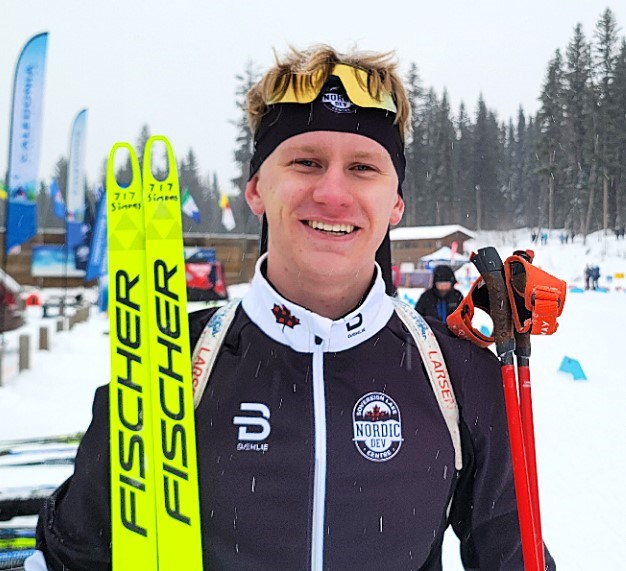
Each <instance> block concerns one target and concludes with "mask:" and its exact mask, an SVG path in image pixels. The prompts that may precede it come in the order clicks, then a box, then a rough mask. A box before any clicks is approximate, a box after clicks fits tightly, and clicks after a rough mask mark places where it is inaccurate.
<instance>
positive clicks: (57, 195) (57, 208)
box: [50, 178, 65, 220]
mask: <svg viewBox="0 0 626 571" xmlns="http://www.w3.org/2000/svg"><path fill="white" fill-rule="evenodd" d="M50 200H51V201H52V212H53V214H54V215H55V216H56V217H57V218H59V219H60V220H65V202H64V201H63V195H62V194H61V189H60V188H59V183H58V182H57V179H56V178H53V179H52V182H51V183H50Z"/></svg>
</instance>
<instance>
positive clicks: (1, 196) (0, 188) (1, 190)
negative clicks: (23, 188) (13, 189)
mask: <svg viewBox="0 0 626 571" xmlns="http://www.w3.org/2000/svg"><path fill="white" fill-rule="evenodd" d="M7 196H8V194H7V189H6V187H5V186H4V182H2V181H0V200H6V199H7Z"/></svg>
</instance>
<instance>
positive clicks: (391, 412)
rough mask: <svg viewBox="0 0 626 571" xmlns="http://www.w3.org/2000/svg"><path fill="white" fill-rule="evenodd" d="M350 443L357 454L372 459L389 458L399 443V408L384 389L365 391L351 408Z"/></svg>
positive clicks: (383, 460)
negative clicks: (382, 390) (376, 391)
mask: <svg viewBox="0 0 626 571" xmlns="http://www.w3.org/2000/svg"><path fill="white" fill-rule="evenodd" d="M352 426H353V431H354V438H353V441H354V444H355V445H356V448H357V450H358V451H359V452H360V453H361V455H362V456H363V457H365V458H367V459H368V460H371V461H372V462H386V461H387V460H391V458H393V457H394V456H395V455H396V454H397V453H398V450H400V446H401V445H402V423H401V421H400V409H399V408H398V405H397V404H396V403H395V401H394V400H393V399H392V398H391V397H389V396H387V395H386V394H384V393H368V394H366V395H364V396H362V397H361V398H360V399H359V400H358V401H357V403H356V404H355V405H354V410H353V411H352Z"/></svg>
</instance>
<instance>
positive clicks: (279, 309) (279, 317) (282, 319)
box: [272, 303, 300, 329]
mask: <svg viewBox="0 0 626 571" xmlns="http://www.w3.org/2000/svg"><path fill="white" fill-rule="evenodd" d="M272 313H273V314H274V317H275V318H276V323H279V324H280V325H282V326H283V329H284V328H285V327H290V328H291V329H293V328H294V327H295V326H296V325H298V324H299V323H300V320H299V319H298V318H297V317H296V316H295V315H292V313H291V311H289V309H288V308H287V307H285V306H284V305H278V304H277V303H275V304H274V307H272Z"/></svg>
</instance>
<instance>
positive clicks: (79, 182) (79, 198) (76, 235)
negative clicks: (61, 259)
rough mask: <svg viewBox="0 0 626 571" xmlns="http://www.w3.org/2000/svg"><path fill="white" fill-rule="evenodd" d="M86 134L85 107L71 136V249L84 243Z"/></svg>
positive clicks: (68, 230) (68, 232)
mask: <svg viewBox="0 0 626 571" xmlns="http://www.w3.org/2000/svg"><path fill="white" fill-rule="evenodd" d="M86 135H87V109H83V110H81V111H80V112H79V113H78V115H76V119H74V125H73V126H72V135H71V138H70V158H69V161H68V163H67V222H66V231H65V232H66V234H65V240H66V243H67V249H68V250H69V251H72V250H73V249H74V248H76V247H77V246H80V245H82V244H83V243H84V230H83V222H84V218H85V137H86ZM85 263H86V261H85ZM83 269H84V267H83Z"/></svg>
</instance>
